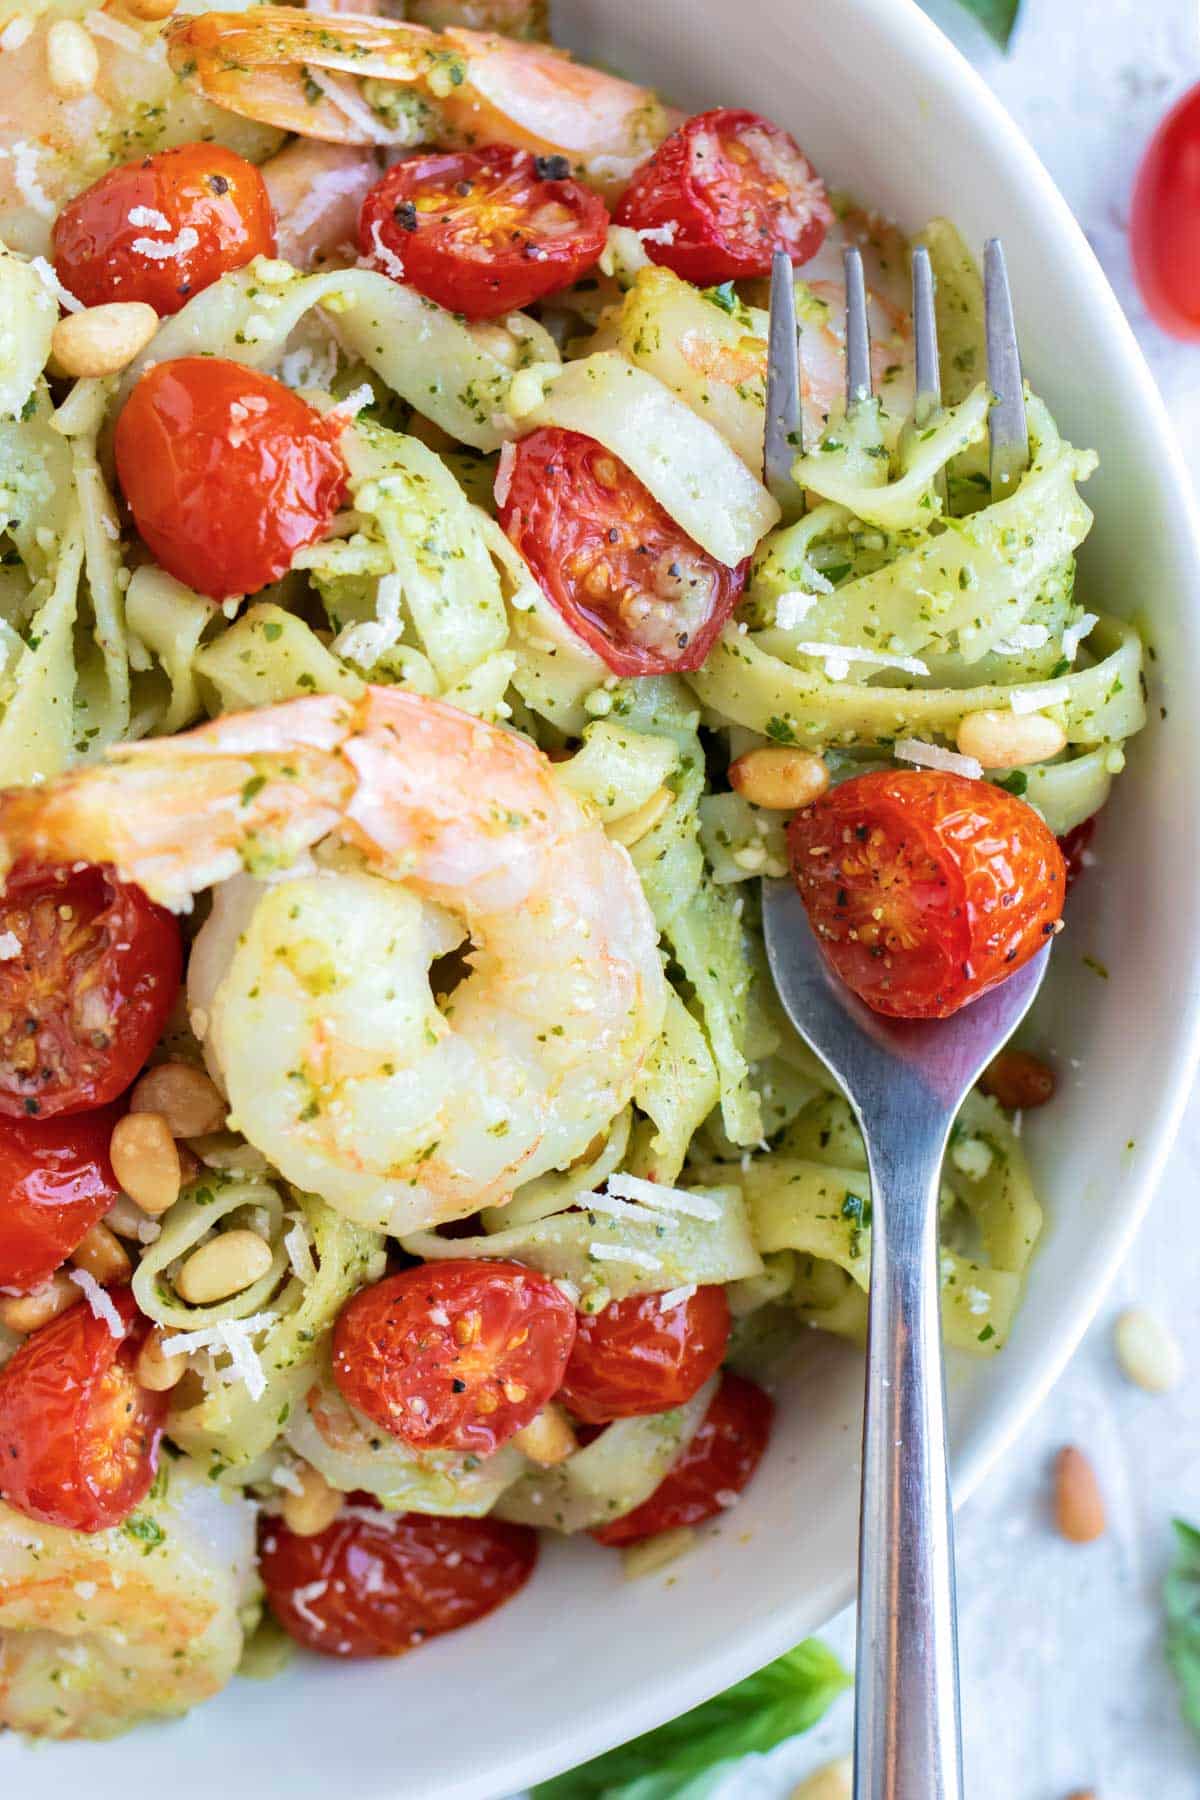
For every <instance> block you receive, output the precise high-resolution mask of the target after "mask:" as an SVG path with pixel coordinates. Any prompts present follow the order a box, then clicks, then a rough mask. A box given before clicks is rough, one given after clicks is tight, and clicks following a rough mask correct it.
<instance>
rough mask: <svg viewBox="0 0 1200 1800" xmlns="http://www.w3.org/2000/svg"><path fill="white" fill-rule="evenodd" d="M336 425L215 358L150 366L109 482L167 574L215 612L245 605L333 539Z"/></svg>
mask: <svg viewBox="0 0 1200 1800" xmlns="http://www.w3.org/2000/svg"><path fill="white" fill-rule="evenodd" d="M343 425H344V420H342V421H338V420H326V419H322V418H321V416H320V414H319V413H316V412H314V411H313V409H312V407H311V406H306V405H305V403H304V401H303V400H301V399H300V398H299V396H298V395H296V394H294V393H293V392H292V391H291V389H290V388H286V387H284V385H283V383H282V382H281V381H275V380H274V379H273V378H272V377H271V376H270V375H262V374H260V373H259V371H258V370H257V369H247V368H244V367H243V366H242V364H241V363H235V362H227V361H225V360H224V358H222V357H216V356H181V357H179V358H177V359H176V360H175V361H171V362H161V363H155V364H154V365H153V366H152V367H151V368H150V369H149V370H148V371H147V373H146V374H145V375H143V376H142V378H141V380H140V381H139V382H138V384H137V386H136V387H135V388H134V390H133V392H132V394H130V396H129V399H128V400H127V401H126V403H125V407H124V409H123V411H122V413H121V416H120V418H119V419H118V420H117V429H116V436H115V441H114V448H115V451H116V458H117V474H118V476H119V478H120V482H121V487H122V488H123V490H124V493H125V498H126V499H127V500H128V502H129V506H130V510H131V512H132V513H133V517H134V521H135V523H136V525H137V528H138V531H139V532H140V533H141V535H142V537H143V538H144V540H145V542H146V544H147V546H148V547H149V549H150V550H151V552H152V553H153V554H154V556H155V557H157V559H158V561H159V562H160V563H161V564H162V566H163V568H164V569H166V570H167V571H168V573H169V574H171V575H174V576H175V577H176V578H177V579H178V580H180V581H183V582H186V583H187V585H188V587H192V588H195V589H196V590H197V591H198V592H199V593H201V594H207V595H208V596H209V597H210V598H211V599H213V600H229V599H232V598H234V597H235V596H238V595H241V594H253V593H256V592H257V591H258V589H259V588H262V587H266V585H267V583H268V582H271V581H277V580H278V579H279V577H280V576H281V575H284V574H286V573H287V571H288V570H289V569H290V568H291V566H292V558H293V557H294V556H295V554H296V552H297V550H299V549H301V548H302V547H303V546H304V545H306V544H312V543H315V542H316V540H317V539H318V538H320V537H323V536H324V534H325V532H326V531H327V530H328V529H329V522H330V520H331V519H332V518H333V515H334V513H335V512H336V511H337V509H338V507H339V506H340V505H341V502H342V496H343V494H344V492H345V486H346V468H345V464H344V463H343V461H342V458H341V456H340V454H339V452H338V449H337V438H338V436H339V434H340V432H341V429H342V427H343Z"/></svg>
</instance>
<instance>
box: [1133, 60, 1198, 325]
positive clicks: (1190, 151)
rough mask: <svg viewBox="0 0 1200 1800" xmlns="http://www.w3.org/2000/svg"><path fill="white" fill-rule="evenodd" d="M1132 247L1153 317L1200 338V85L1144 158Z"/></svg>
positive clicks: (1181, 103) (1136, 195)
mask: <svg viewBox="0 0 1200 1800" xmlns="http://www.w3.org/2000/svg"><path fill="white" fill-rule="evenodd" d="M1129 247H1130V250H1131V251H1132V253H1133V266H1134V270H1135V272H1136V274H1137V279H1138V286H1139V287H1140V288H1141V290H1142V298H1143V300H1144V301H1145V302H1146V306H1147V308H1148V309H1149V311H1150V315H1151V317H1152V318H1153V319H1155V320H1156V322H1157V323H1158V324H1159V325H1161V326H1162V328H1163V330H1164V331H1169V332H1170V333H1171V334H1172V336H1174V337H1179V338H1200V85H1198V86H1196V87H1192V88H1189V89H1188V91H1187V93H1186V94H1185V95H1184V96H1183V99H1182V100H1180V101H1179V102H1178V103H1177V104H1176V105H1175V106H1174V107H1173V108H1172V110H1171V111H1170V112H1169V113H1168V114H1167V116H1166V118H1165V119H1164V120H1163V122H1162V124H1161V125H1160V126H1159V128H1158V130H1157V131H1156V132H1155V134H1154V136H1153V137H1152V138H1151V140H1150V143H1149V146H1148V147H1147V149H1146V152H1145V154H1144V156H1143V157H1142V163H1141V167H1140V169H1139V170H1138V177H1137V181H1136V183H1135V185H1134V190H1133V205H1132V210H1131V212H1130V219H1129Z"/></svg>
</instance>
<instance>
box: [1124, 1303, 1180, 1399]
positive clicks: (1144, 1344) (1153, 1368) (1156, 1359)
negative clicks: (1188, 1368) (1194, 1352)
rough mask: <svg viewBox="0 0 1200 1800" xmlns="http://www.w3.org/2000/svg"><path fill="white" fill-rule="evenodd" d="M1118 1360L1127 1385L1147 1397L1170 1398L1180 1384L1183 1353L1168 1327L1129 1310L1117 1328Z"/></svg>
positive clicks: (1139, 1310) (1134, 1308) (1147, 1314)
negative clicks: (1132, 1384)
mask: <svg viewBox="0 0 1200 1800" xmlns="http://www.w3.org/2000/svg"><path fill="white" fill-rule="evenodd" d="M1115 1337H1116V1349H1117V1360H1118V1362H1119V1363H1120V1365H1121V1368H1122V1369H1123V1371H1124V1372H1125V1374H1126V1375H1128V1377H1129V1379H1130V1381H1133V1382H1136V1384H1137V1386H1138V1387H1140V1388H1144V1389H1145V1390H1146V1392H1147V1393H1148V1394H1169V1393H1170V1391H1171V1389H1172V1388H1174V1387H1178V1386H1179V1383H1180V1382H1181V1381H1182V1380H1183V1351H1182V1350H1181V1349H1180V1347H1179V1340H1178V1338H1177V1337H1176V1336H1175V1333H1174V1332H1173V1331H1172V1330H1171V1329H1170V1327H1169V1326H1168V1325H1166V1324H1164V1322H1163V1321H1162V1320H1161V1319H1160V1318H1158V1317H1156V1315H1155V1314H1154V1313H1152V1312H1147V1311H1146V1310H1145V1308H1144V1307H1140V1306H1132V1307H1130V1308H1129V1310H1128V1311H1127V1312H1123V1313H1122V1314H1121V1316H1120V1318H1119V1319H1118V1320H1117V1326H1116V1333H1115Z"/></svg>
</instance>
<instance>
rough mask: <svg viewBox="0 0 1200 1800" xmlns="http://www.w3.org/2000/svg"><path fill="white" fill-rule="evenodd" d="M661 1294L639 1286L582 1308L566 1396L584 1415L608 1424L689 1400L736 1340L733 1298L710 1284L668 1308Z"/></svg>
mask: <svg viewBox="0 0 1200 1800" xmlns="http://www.w3.org/2000/svg"><path fill="white" fill-rule="evenodd" d="M661 1298H662V1296H661V1295H660V1294H631V1295H630V1297H629V1298H628V1299H627V1300H614V1301H613V1302H612V1304H611V1305H609V1306H606V1307H605V1308H604V1310H603V1312H598V1313H594V1314H593V1315H592V1316H591V1317H590V1318H589V1317H588V1316H587V1315H585V1314H581V1315H580V1318H579V1328H578V1330H577V1332H576V1334H575V1348H574V1349H573V1350H572V1352H571V1360H570V1362H569V1363H568V1364H567V1372H566V1374H565V1376H564V1377H563V1384H562V1387H561V1388H560V1389H559V1394H558V1398H559V1399H560V1400H561V1401H562V1403H563V1405H564V1406H567V1407H569V1408H570V1410H571V1411H572V1412H573V1413H574V1414H575V1417H576V1418H577V1419H583V1420H584V1421H585V1422H586V1423H587V1424H589V1425H603V1424H605V1423H606V1421H607V1420H609V1419H628V1418H632V1417H634V1416H635V1415H636V1414H638V1413H656V1412H666V1410H667V1408H668V1407H671V1406H682V1405H683V1403H684V1401H685V1400H690V1399H691V1397H692V1395H693V1394H694V1393H696V1392H697V1391H698V1389H700V1388H702V1387H703V1386H704V1383H705V1382H706V1381H707V1380H708V1378H709V1376H710V1375H715V1374H716V1372H717V1370H718V1368H719V1367H720V1365H721V1358H722V1357H723V1356H724V1354H725V1346H726V1344H727V1343H728V1342H729V1302H728V1301H727V1300H726V1298H725V1290H724V1288H720V1287H702V1288H698V1289H697V1291H696V1292H695V1293H694V1294H693V1295H692V1297H691V1299H690V1300H686V1301H684V1302H683V1304H682V1305H680V1306H673V1307H672V1308H671V1309H670V1311H669V1312H663V1311H662V1308H661V1306H660V1301H661Z"/></svg>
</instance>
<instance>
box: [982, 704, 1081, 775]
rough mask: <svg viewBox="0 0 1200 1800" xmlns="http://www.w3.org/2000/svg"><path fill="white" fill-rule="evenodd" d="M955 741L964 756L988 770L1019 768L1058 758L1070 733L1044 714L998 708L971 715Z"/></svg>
mask: <svg viewBox="0 0 1200 1800" xmlns="http://www.w3.org/2000/svg"><path fill="white" fill-rule="evenodd" d="M954 741H955V743H956V744H957V745H958V748H959V749H960V750H961V752H962V754H963V755H964V756H973V757H974V758H975V760H976V762H981V763H982V764H983V766H984V768H985V769H1016V768H1019V767H1020V766H1021V765H1022V764H1024V763H1039V762H1045V761H1046V759H1047V757H1050V756H1057V755H1058V753H1059V751H1060V750H1064V749H1065V748H1066V744H1067V734H1066V732H1065V731H1064V730H1063V728H1062V726H1061V725H1059V724H1058V723H1057V721H1056V720H1054V719H1048V718H1047V717H1046V715H1045V714H1044V713H1015V712H1005V711H1003V710H999V709H997V710H996V711H992V710H988V711H985V712H973V713H968V714H967V716H966V718H965V719H963V720H961V721H960V723H959V727H958V734H957V736H956V737H955V740H954Z"/></svg>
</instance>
